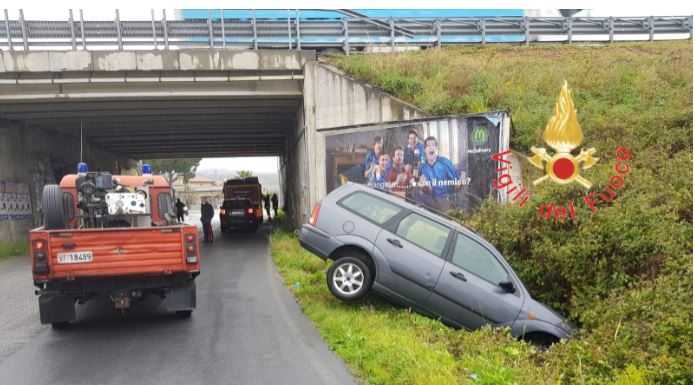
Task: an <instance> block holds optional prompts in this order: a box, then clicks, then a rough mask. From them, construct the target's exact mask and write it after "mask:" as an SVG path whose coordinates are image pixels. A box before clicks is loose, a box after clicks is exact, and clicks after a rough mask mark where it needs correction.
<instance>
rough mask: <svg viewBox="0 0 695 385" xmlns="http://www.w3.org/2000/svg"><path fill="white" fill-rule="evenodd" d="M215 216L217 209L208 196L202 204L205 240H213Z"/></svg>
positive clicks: (201, 214)
mask: <svg viewBox="0 0 695 385" xmlns="http://www.w3.org/2000/svg"><path fill="white" fill-rule="evenodd" d="M214 216H215V209H214V208H213V207H212V205H211V204H210V202H208V199H207V198H203V203H202V204H201V205H200V221H201V222H202V223H203V234H204V238H205V242H212V217H214Z"/></svg>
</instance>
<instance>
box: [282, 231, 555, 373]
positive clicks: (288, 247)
mask: <svg viewBox="0 0 695 385" xmlns="http://www.w3.org/2000/svg"><path fill="white" fill-rule="evenodd" d="M271 241H272V254H273V260H274V261H275V264H276V266H277V267H278V270H279V271H280V274H281V275H282V276H283V278H284V280H285V283H286V284H287V286H288V287H289V288H290V289H291V290H292V291H293V292H294V294H295V296H296V298H297V300H298V302H299V304H300V305H301V307H302V309H303V310H304V312H305V313H306V315H307V316H308V317H309V318H310V319H311V320H312V321H313V322H314V324H315V325H316V326H317V327H318V329H319V332H320V333H321V335H322V337H323V338H324V340H325V341H326V342H327V343H328V345H329V346H330V348H331V349H332V350H334V351H335V352H336V353H337V354H338V355H339V356H340V357H341V358H342V359H343V360H345V362H346V363H347V365H348V366H349V367H350V368H351V369H352V370H353V372H354V373H355V374H356V375H357V377H358V378H360V379H362V380H364V381H365V382H366V383H369V384H374V385H381V384H383V385H386V384H389V385H398V384H410V385H416V384H423V385H424V384H427V385H437V384H442V385H451V384H487V385H496V384H500V385H501V384H512V383H516V384H520V385H521V384H528V385H539V384H549V385H550V384H555V383H557V382H556V379H557V378H559V375H560V374H559V373H560V368H559V367H558V366H554V365H549V364H547V363H545V364H539V362H545V361H546V360H544V359H543V355H547V354H551V353H537V352H536V351H535V349H534V348H533V347H532V346H530V345H528V344H526V343H524V342H519V341H517V340H515V339H513V338H512V337H511V336H510V335H509V334H508V333H507V331H505V330H493V329H490V328H485V329H482V330H478V331H475V332H462V331H457V330H453V329H450V328H448V327H446V326H444V325H443V324H441V323H440V322H438V321H436V320H432V319H429V318H427V317H424V316H421V315H419V314H416V313H413V312H411V311H409V310H408V309H403V308H397V307H395V306H393V305H391V304H390V303H387V302H385V301H384V300H382V299H380V298H379V297H376V296H371V297H369V298H368V299H367V300H366V301H364V302H363V303H360V304H345V303H343V302H341V301H339V300H338V299H336V298H335V297H333V296H332V295H331V294H330V292H329V291H328V288H327V287H326V275H325V272H326V269H327V268H328V266H329V264H328V263H327V262H324V261H322V260H321V259H319V258H317V257H316V256H314V255H312V254H310V253H309V252H307V251H305V250H304V249H302V248H301V247H300V245H299V243H298V241H297V238H296V237H295V236H294V235H293V234H292V233H290V232H286V231H276V232H274V233H273V234H272V236H271ZM553 349H554V348H551V351H553Z"/></svg>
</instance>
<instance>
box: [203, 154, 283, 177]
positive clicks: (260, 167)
mask: <svg viewBox="0 0 695 385" xmlns="http://www.w3.org/2000/svg"><path fill="white" fill-rule="evenodd" d="M216 168H223V169H227V170H234V171H240V170H250V171H253V172H254V173H255V174H258V173H262V172H277V171H278V157H276V156H257V157H244V158H204V159H203V160H201V161H200V165H199V166H198V169H199V170H205V169H216Z"/></svg>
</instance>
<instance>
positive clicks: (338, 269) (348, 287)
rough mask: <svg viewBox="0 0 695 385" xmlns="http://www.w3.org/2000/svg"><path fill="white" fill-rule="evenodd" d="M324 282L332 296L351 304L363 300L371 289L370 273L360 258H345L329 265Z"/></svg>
mask: <svg viewBox="0 0 695 385" xmlns="http://www.w3.org/2000/svg"><path fill="white" fill-rule="evenodd" d="M326 281H327V283H328V288H329V289H330V291H331V293H333V295H334V296H336V297H337V298H338V299H341V300H343V301H346V302H352V301H357V300H360V299H362V298H364V296H365V295H366V294H367V292H368V291H369V289H370V288H371V287H372V272H371V271H370V270H369V267H368V266H367V264H366V263H364V261H362V260H361V259H360V258H356V257H353V256H346V257H342V258H338V259H337V260H336V261H335V262H334V263H333V265H331V267H330V268H329V269H328V271H327V272H326Z"/></svg>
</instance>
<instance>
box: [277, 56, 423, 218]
mask: <svg viewBox="0 0 695 385" xmlns="http://www.w3.org/2000/svg"><path fill="white" fill-rule="evenodd" d="M302 112H303V115H304V116H303V121H304V124H299V127H298V131H297V134H298V135H297V136H299V140H297V142H296V145H295V146H294V151H295V152H296V153H297V157H298V159H299V160H300V163H299V164H300V165H301V164H303V165H304V168H303V169H302V170H301V171H302V172H303V173H304V174H305V175H304V177H303V178H297V179H296V181H295V183H294V185H293V186H288V187H289V188H291V190H292V192H293V193H294V194H295V195H297V196H298V197H301V202H300V203H301V208H300V210H299V212H298V213H297V214H299V215H297V217H296V218H295V219H296V220H297V223H298V224H299V223H306V221H307V220H308V217H309V215H310V214H311V208H312V207H313V205H314V203H316V202H317V201H319V200H320V199H321V198H323V197H324V196H325V195H326V169H325V165H326V150H325V146H326V140H325V137H324V135H323V134H322V133H321V132H319V131H318V130H320V129H324V128H332V127H341V126H348V125H354V124H368V123H380V122H388V121H393V120H408V119H415V118H419V117H423V116H424V112H423V111H422V110H419V109H418V108H417V107H415V106H413V105H411V104H408V103H406V102H404V101H402V100H400V99H397V98H395V97H393V96H391V95H389V94H387V93H385V92H383V91H382V90H380V89H378V88H377V87H374V86H372V85H370V84H368V83H365V82H362V81H358V80H356V79H353V78H351V77H349V76H347V75H346V74H344V73H343V72H341V71H339V70H338V69H336V68H334V67H331V66H329V65H326V64H323V63H319V62H307V63H306V65H305V67H304V106H303V111H302ZM300 134H301V135H300ZM291 151H292V150H291ZM304 159H306V163H304V161H303V160H304ZM300 179H302V180H303V182H300ZM288 183H292V179H290V178H289V177H288Z"/></svg>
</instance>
